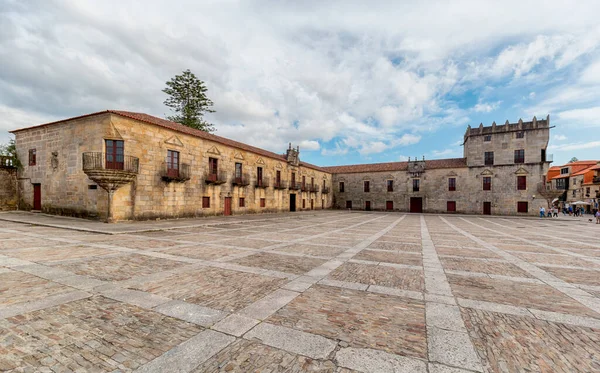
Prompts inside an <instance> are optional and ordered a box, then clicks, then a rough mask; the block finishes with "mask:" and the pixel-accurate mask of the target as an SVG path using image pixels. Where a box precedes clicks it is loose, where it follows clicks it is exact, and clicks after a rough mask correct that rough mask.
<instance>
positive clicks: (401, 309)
mask: <svg viewBox="0 0 600 373" xmlns="http://www.w3.org/2000/svg"><path fill="white" fill-rule="evenodd" d="M266 322H269V323H272V324H277V325H281V326H287V327H291V328H294V329H298V330H302V331H305V332H308V333H313V334H318V335H322V336H324V337H327V338H333V339H337V340H341V341H345V342H346V343H348V344H349V346H352V347H364V348H373V349H378V350H384V351H387V352H391V353H400V354H403V355H407V356H415V357H421V358H424V357H425V354H426V333H425V306H424V304H423V302H422V301H418V300H413V299H409V298H401V297H397V296H389V295H382V294H375V293H370V292H363V291H358V290H350V289H341V288H335V287H330V286H321V285H315V286H313V287H312V288H310V289H308V290H307V291H305V292H304V293H302V294H301V295H300V296H298V297H297V298H296V299H294V300H293V301H292V302H290V303H289V304H288V305H287V306H285V307H283V308H282V309H280V310H279V311H277V312H276V313H275V314H274V315H273V316H271V317H269V318H268V319H267V320H266Z"/></svg>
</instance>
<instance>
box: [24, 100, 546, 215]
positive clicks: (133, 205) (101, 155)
mask: <svg viewBox="0 0 600 373" xmlns="http://www.w3.org/2000/svg"><path fill="white" fill-rule="evenodd" d="M550 128H551V127H550V120H549V118H546V119H545V120H537V119H536V118H535V117H534V118H533V120H532V121H531V122H523V121H521V120H520V121H519V122H518V123H512V124H511V123H508V121H507V122H506V124H504V125H496V124H495V123H493V124H492V125H491V126H488V127H484V126H483V125H480V126H479V127H477V128H471V127H470V126H469V127H468V128H467V131H466V133H465V135H464V144H463V145H464V156H463V158H455V159H439V160H425V159H423V158H421V159H417V158H415V159H411V160H409V161H407V162H391V163H379V164H362V165H350V166H336V167H319V166H315V165H311V164H308V163H305V162H301V161H300V151H299V149H298V148H293V147H292V146H291V144H290V145H289V147H288V149H287V151H286V153H285V154H276V153H273V152H269V151H266V150H263V149H260V148H256V147H253V146H250V145H247V144H244V143H241V142H237V141H233V140H229V139H226V138H223V137H220V136H216V135H213V134H209V133H206V132H202V131H198V130H194V129H191V128H189V127H186V126H183V125H181V124H178V123H173V122H170V121H167V120H164V119H161V118H157V117H153V116H150V115H146V114H141V113H132V112H125V111H115V110H108V111H103V112H98V113H92V114H88V115H84V116H80V117H75V118H70V119H65V120H61V121H57V122H52V123H47V124H42V125H38V126H34V127H29V128H23V129H19V130H15V131H12V133H14V134H15V139H16V144H17V152H18V156H19V158H20V159H21V162H22V163H23V169H22V170H20V172H19V178H18V195H19V205H20V207H21V208H23V209H33V210H40V211H44V212H48V213H55V214H61V215H71V216H81V217H92V218H100V219H107V220H109V221H113V220H128V219H154V218H174V217H189V216H206V215H230V214H243V213H259V212H280V211H297V210H312V209H326V208H331V207H334V208H342V209H346V208H347V209H355V210H356V209H358V210H381V211H410V212H449V213H454V212H459V213H473V214H506V215H535V214H537V210H538V208H539V206H538V205H544V204H545V203H546V202H545V201H544V199H543V198H540V191H542V192H543V191H545V189H546V188H545V181H546V179H545V175H546V172H547V170H548V165H549V163H550V162H551V157H549V156H548V155H547V154H546V147H547V145H548V139H549V132H550ZM103 190H104V191H106V192H104V191H103ZM536 198H537V199H536Z"/></svg>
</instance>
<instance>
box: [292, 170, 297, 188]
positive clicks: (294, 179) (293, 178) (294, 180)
mask: <svg viewBox="0 0 600 373" xmlns="http://www.w3.org/2000/svg"><path fill="white" fill-rule="evenodd" d="M295 187H296V173H295V172H292V188H295Z"/></svg>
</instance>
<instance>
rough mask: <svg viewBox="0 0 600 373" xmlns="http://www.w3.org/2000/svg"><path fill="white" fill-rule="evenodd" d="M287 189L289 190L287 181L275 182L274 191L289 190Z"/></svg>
mask: <svg viewBox="0 0 600 373" xmlns="http://www.w3.org/2000/svg"><path fill="white" fill-rule="evenodd" d="M287 188H288V182H287V181H281V180H280V181H277V180H275V182H274V183H273V189H287Z"/></svg>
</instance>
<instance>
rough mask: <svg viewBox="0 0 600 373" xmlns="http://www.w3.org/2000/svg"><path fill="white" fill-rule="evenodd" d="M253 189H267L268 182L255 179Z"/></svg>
mask: <svg viewBox="0 0 600 373" xmlns="http://www.w3.org/2000/svg"><path fill="white" fill-rule="evenodd" d="M254 187H255V188H268V187H269V180H265V179H256V182H255V183H254Z"/></svg>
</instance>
